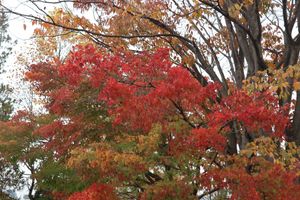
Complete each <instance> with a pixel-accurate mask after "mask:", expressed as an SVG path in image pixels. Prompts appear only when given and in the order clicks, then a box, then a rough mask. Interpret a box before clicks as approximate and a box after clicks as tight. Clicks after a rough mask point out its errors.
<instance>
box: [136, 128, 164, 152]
mask: <svg viewBox="0 0 300 200" xmlns="http://www.w3.org/2000/svg"><path fill="white" fill-rule="evenodd" d="M161 132H162V127H161V126H160V125H156V126H154V127H153V128H152V129H151V131H150V132H149V134H148V135H139V136H138V138H137V140H138V142H137V146H138V151H139V152H141V153H142V154H144V155H146V156H150V155H151V154H153V153H154V152H155V151H156V150H157V149H158V148H159V141H160V140H161Z"/></svg>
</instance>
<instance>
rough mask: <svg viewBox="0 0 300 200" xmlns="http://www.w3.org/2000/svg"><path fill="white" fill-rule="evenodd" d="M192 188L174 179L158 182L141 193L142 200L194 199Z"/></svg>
mask: <svg viewBox="0 0 300 200" xmlns="http://www.w3.org/2000/svg"><path fill="white" fill-rule="evenodd" d="M192 191H193V190H192V188H191V187H190V185H188V184H186V183H184V182H183V181H173V182H167V183H158V184H156V185H153V186H149V187H148V188H146V190H145V191H144V192H143V193H142V194H141V196H140V198H139V199H140V200H148V199H155V200H165V199H172V200H181V199H186V200H189V199H194V197H193V195H192Z"/></svg>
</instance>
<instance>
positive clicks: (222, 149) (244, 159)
mask: <svg viewBox="0 0 300 200" xmlns="http://www.w3.org/2000/svg"><path fill="white" fill-rule="evenodd" d="M45 69H47V70H45ZM26 76H27V78H28V79H29V80H30V81H32V82H33V83H35V84H36V89H37V91H39V92H40V93H41V94H43V95H45V96H47V97H48V100H47V104H46V106H47V107H48V108H49V111H50V113H51V114H53V115H54V116H56V117H55V118H54V119H53V121H52V122H50V123H48V124H45V125H42V126H40V127H38V128H37V129H36V130H35V134H39V135H41V136H43V137H45V138H51V139H50V140H49V142H48V143H46V144H45V145H46V146H45V147H46V148H48V149H52V150H54V151H55V152H57V153H58V156H65V155H70V156H68V157H69V158H68V162H67V163H68V166H69V167H71V168H73V169H75V170H76V171H77V173H78V175H80V176H81V177H82V178H83V180H85V181H92V182H93V181H95V182H96V183H93V184H92V185H91V186H89V187H87V188H86V189H85V190H83V191H81V192H76V193H74V194H72V195H71V197H70V198H69V199H99V198H100V199H116V198H117V196H118V195H119V198H125V197H124V196H122V195H126V193H128V192H129V193H130V195H132V196H130V197H128V198H140V199H193V198H194V197H195V193H199V192H197V191H198V190H199V191H200V194H201V192H203V191H206V190H207V191H212V190H214V191H216V192H218V193H217V194H219V195H225V196H230V197H231V198H232V199H239V198H242V199H253V198H254V199H261V198H264V197H266V198H271V199H272V198H275V196H274V195H276V194H277V193H278V192H279V193H280V195H281V197H280V199H285V198H289V199H296V197H297V196H298V194H296V193H295V192H294V193H293V195H294V194H295V196H294V197H293V196H291V195H290V192H289V191H290V190H293V191H297V190H298V189H297V188H298V187H299V186H298V184H297V179H298V178H297V177H298V175H297V171H298V170H299V169H298V168H299V165H298V159H297V156H296V155H298V151H299V150H298V149H297V148H295V149H293V151H291V152H286V154H287V155H289V158H288V160H290V161H291V163H289V164H287V165H284V162H286V161H287V160H286V158H283V157H282V156H284V155H281V153H283V152H278V151H285V150H284V149H280V148H279V149H278V148H276V144H277V143H279V144H280V143H286V142H285V139H284V138H285V129H286V128H287V127H288V126H289V115H288V113H287V112H288V111H287V110H288V108H285V107H280V106H279V101H278V99H277V98H276V96H274V95H273V94H272V93H271V92H268V91H264V92H252V93H251V92H247V91H245V90H238V89H236V88H234V87H232V88H230V91H229V93H228V95H227V96H225V97H221V96H220V93H219V91H220V89H221V86H220V84H218V83H214V82H209V84H208V85H207V86H201V84H200V83H199V82H198V81H197V80H196V79H195V78H194V77H193V76H192V75H191V74H190V73H189V72H188V70H187V69H185V68H184V67H183V66H181V65H177V66H176V65H174V64H172V63H171V62H170V51H169V49H167V48H161V49H158V50H156V51H154V52H142V53H140V54H133V53H130V52H122V51H119V52H118V53H116V54H103V53H102V52H100V51H98V50H97V49H96V48H95V47H94V46H93V45H87V46H76V47H74V48H73V50H72V51H71V52H70V54H69V55H68V58H67V60H66V61H65V63H49V64H45V63H44V64H38V65H33V66H32V67H31V69H30V71H29V72H27V74H26ZM55 79H56V80H57V81H55ZM44 80H47V82H44ZM48 80H51V81H53V84H51V87H45V86H46V85H45V84H48V83H49V81H48ZM229 84H230V82H229ZM83 102H84V103H83ZM82 103H83V104H82ZM245 104H246V105H247V106H245ZM82 106H85V107H82ZM237 130H241V134H242V135H240V136H239V141H237V143H238V144H242V143H248V145H247V147H246V148H245V149H241V150H240V152H233V151H232V150H231V149H229V148H228V142H229V140H228V139H227V138H228V137H229V136H230V135H231V134H236V133H235V132H236V131H237ZM260 138H266V139H263V140H262V141H260ZM261 142H265V144H269V145H271V146H270V148H269V149H266V148H265V146H264V145H262V144H261ZM256 143H257V145H256V146H255V147H257V149H255V150H253V149H251V145H252V144H256ZM249 145H250V146H249ZM286 148H288V147H286ZM265 151H267V152H265ZM287 151H289V150H288V149H287ZM290 161H288V162H290ZM275 176H276V179H273V178H271V177H275ZM99 181H100V182H102V183H101V184H98V183H97V182H99ZM177 182H178V183H177ZM113 190H114V192H113ZM195 191H196V192H195ZM107 194H110V195H111V196H110V195H107ZM115 194H116V195H115ZM203 194H205V192H203ZM134 196H135V197H134ZM277 197H278V196H276V198H277Z"/></svg>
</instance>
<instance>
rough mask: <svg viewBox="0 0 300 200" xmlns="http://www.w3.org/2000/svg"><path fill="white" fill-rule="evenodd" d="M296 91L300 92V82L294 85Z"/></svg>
mask: <svg viewBox="0 0 300 200" xmlns="http://www.w3.org/2000/svg"><path fill="white" fill-rule="evenodd" d="M294 89H295V90H300V82H299V81H297V82H295V83H294Z"/></svg>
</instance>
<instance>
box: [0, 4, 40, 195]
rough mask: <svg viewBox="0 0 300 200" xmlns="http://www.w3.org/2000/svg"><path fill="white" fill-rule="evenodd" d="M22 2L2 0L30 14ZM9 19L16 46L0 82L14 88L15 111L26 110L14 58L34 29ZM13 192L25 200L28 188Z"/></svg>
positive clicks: (25, 22)
mask: <svg viewBox="0 0 300 200" xmlns="http://www.w3.org/2000/svg"><path fill="white" fill-rule="evenodd" d="M23 2H25V1H24V0H4V1H3V5H5V6H7V7H8V8H11V9H12V10H14V11H19V12H25V13H28V12H29V13H30V12H31V9H30V8H29V7H27V6H25V5H24V4H23ZM8 17H9V28H8V34H9V35H10V36H11V37H12V40H16V41H17V44H16V45H14V46H13V50H12V55H10V57H9V58H8V60H7V63H6V65H5V67H4V69H5V71H6V72H5V73H4V74H2V75H0V80H1V82H3V83H5V84H9V85H11V86H12V87H13V88H14V91H15V93H14V95H13V98H15V99H16V100H17V104H16V105H15V109H16V110H18V109H24V108H26V105H27V103H26V100H24V99H25V97H26V96H27V94H26V93H27V92H28V91H29V88H28V85H26V84H24V82H22V75H21V74H20V73H18V72H19V71H20V69H21V68H22V67H24V66H21V65H19V64H17V63H16V58H17V56H18V55H19V54H20V53H23V52H26V49H27V48H28V47H30V44H31V43H32V33H33V30H34V27H33V26H32V25H31V22H30V21H28V20H25V19H23V18H21V17H18V16H13V15H10V16H8ZM23 169H24V171H25V174H29V172H28V171H26V168H25V167H23ZM12 192H15V194H16V196H17V198H19V199H21V200H22V199H25V198H24V195H26V194H27V192H28V188H27V187H25V188H22V189H21V190H18V191H12Z"/></svg>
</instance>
